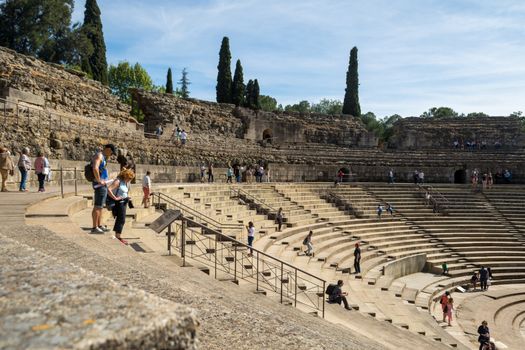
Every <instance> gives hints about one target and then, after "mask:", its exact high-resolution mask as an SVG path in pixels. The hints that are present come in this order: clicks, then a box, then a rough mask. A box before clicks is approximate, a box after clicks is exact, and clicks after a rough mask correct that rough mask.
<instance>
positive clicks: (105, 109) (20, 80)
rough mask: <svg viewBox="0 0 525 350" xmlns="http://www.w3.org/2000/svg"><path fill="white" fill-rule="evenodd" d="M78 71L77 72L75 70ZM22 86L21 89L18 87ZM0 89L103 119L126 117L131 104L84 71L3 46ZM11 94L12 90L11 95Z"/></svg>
mask: <svg viewBox="0 0 525 350" xmlns="http://www.w3.org/2000/svg"><path fill="white" fill-rule="evenodd" d="M72 73H75V74H72ZM14 89H16V90H18V92H17V91H16V90H14ZM0 91H1V92H3V93H4V94H3V95H1V94H0V97H1V96H6V93H9V92H10V94H11V95H12V96H14V97H15V98H16V99H17V100H18V101H26V102H28V103H31V104H37V105H42V103H43V104H44V106H45V107H46V108H47V109H52V110H57V111H63V112H70V113H74V114H76V115H80V116H84V117H86V118H96V119H100V120H126V121H127V119H128V117H129V112H130V107H129V106H128V105H126V104H123V103H122V102H120V101H119V100H118V99H117V98H116V97H115V96H114V95H112V94H111V92H110V91H109V89H108V87H106V86H104V85H102V84H100V83H99V82H96V81H94V80H91V79H88V78H86V77H85V76H84V74H83V73H81V72H75V71H73V70H70V69H68V70H66V69H64V68H63V67H61V66H59V65H52V64H49V63H45V62H43V61H41V60H39V59H36V58H33V57H29V56H24V55H21V54H18V53H16V52H14V51H12V50H9V49H6V48H4V47H0ZM7 96H9V94H8V95H7Z"/></svg>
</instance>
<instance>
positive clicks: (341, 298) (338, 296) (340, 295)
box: [329, 280, 352, 310]
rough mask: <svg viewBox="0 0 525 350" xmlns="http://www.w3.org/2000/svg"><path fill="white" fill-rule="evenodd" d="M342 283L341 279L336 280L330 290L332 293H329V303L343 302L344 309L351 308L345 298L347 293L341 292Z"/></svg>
mask: <svg viewBox="0 0 525 350" xmlns="http://www.w3.org/2000/svg"><path fill="white" fill-rule="evenodd" d="M343 284H344V283H343V280H339V281H337V285H336V286H335V287H334V289H333V290H332V294H330V298H329V301H330V302H331V303H336V304H339V305H341V303H343V304H344V306H345V309H347V310H352V308H351V307H350V305H349V304H348V301H347V300H346V296H347V295H348V293H347V292H343V290H342V288H343Z"/></svg>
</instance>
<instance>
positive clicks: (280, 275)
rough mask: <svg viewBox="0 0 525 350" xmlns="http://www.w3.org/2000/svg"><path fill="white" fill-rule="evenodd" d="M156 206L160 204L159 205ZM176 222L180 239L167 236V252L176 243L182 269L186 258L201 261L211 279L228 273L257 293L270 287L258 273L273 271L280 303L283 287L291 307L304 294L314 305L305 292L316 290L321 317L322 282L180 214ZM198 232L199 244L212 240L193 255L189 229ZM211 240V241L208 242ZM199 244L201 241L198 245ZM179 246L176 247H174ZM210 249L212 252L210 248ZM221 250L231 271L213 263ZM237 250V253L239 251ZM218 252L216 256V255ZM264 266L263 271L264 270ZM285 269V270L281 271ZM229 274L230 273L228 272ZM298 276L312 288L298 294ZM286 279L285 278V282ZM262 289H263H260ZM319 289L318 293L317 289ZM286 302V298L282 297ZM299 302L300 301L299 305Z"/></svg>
mask: <svg viewBox="0 0 525 350" xmlns="http://www.w3.org/2000/svg"><path fill="white" fill-rule="evenodd" d="M157 198H158V199H159V201H160V200H161V199H165V197H163V196H158V197H157ZM159 203H160V202H159ZM179 220H181V223H180V224H179V223H177V225H179V226H180V227H181V230H180V233H181V239H180V242H174V241H172V240H171V237H170V235H168V249H171V247H172V245H173V243H176V245H175V249H180V253H181V258H182V260H183V266H186V256H187V255H188V257H189V258H193V259H199V258H201V259H200V260H198V261H201V262H204V263H205V264H207V265H209V266H211V267H212V268H214V270H215V278H217V270H218V269H219V270H221V271H223V272H226V273H229V274H233V277H234V281H235V280H237V278H238V277H239V278H243V279H244V280H246V281H248V282H252V283H253V282H254V281H253V279H256V282H255V283H256V284H257V291H259V290H261V289H260V288H259V287H260V285H261V284H262V285H265V284H268V285H271V283H270V282H269V280H270V279H269V278H268V279H265V278H264V275H263V274H262V273H261V272H260V271H261V270H263V271H269V270H273V271H274V274H275V278H276V282H275V284H274V285H273V288H271V289H272V291H274V292H280V297H281V303H282V302H283V298H284V297H285V296H284V295H283V291H284V287H285V286H286V288H287V291H288V292H289V294H291V295H293V297H294V303H295V306H297V302H298V301H297V295H299V294H301V293H302V292H304V295H306V298H307V299H308V300H309V301H310V302H311V303H312V304H314V302H312V300H311V298H310V297H309V296H308V295H307V294H306V291H308V292H311V291H312V289H315V288H317V294H318V295H317V298H321V299H322V304H321V303H319V300H318V301H317V307H316V310H319V311H321V312H322V317H323V318H324V312H325V298H324V297H323V296H324V291H325V289H326V281H325V280H323V279H322V278H320V277H318V276H316V275H314V274H312V273H310V272H308V271H305V270H302V269H300V268H298V267H296V266H294V265H292V264H291V263H288V262H286V261H283V260H281V259H279V258H276V257H274V256H272V255H270V254H268V253H265V252H264V251H261V250H259V249H257V248H253V247H251V246H249V245H248V244H246V243H243V242H241V241H239V240H237V239H236V238H233V237H231V236H228V235H226V234H224V233H223V232H220V231H218V230H215V229H213V228H210V227H209V226H207V225H206V224H203V223H199V222H197V221H195V220H193V219H189V218H187V217H186V216H185V215H184V213H183V214H182V216H181V217H180V218H179ZM190 227H191V228H199V229H202V232H201V234H200V236H201V237H202V238H203V240H212V241H208V243H209V244H210V246H207V247H208V248H210V249H202V248H199V247H196V248H195V249H196V250H198V251H197V252H196V253H195V254H194V252H193V247H194V246H195V237H193V236H192V235H195V234H198V233H196V232H195V230H193V229H191V228H190ZM187 230H189V231H190V236H189V237H190V240H191V241H193V243H192V245H190V246H189V247H190V248H187V247H186V244H187V241H186V235H187V233H186V231H187ZM212 237H214V239H213V238H212ZM174 238H175V240H177V235H175V237H174ZM200 242H202V241H200ZM179 243H180V247H179V246H178V245H179ZM226 243H228V244H231V247H227V246H225V245H226ZM219 244H221V245H222V246H225V247H224V248H221V249H219V247H218V245H219ZM213 247H214V248H213ZM223 249H226V250H228V251H229V252H231V253H233V254H231V255H230V256H231V257H233V259H234V260H233V264H234V267H233V269H231V268H227V267H226V265H227V264H225V263H220V262H219V261H218V259H217V255H218V254H221V253H223ZM239 249H241V250H239ZM248 251H251V253H250V254H251V255H246V254H247V252H248ZM219 252H220V253H219ZM238 253H240V254H241V256H240V258H239V257H238ZM209 254H213V257H210V258H206V256H207V255H209ZM239 262H240V269H241V271H237V267H238V264H239ZM244 262H249V263H250V266H251V267H250V268H249V269H250V270H251V271H250V273H245V272H244V269H246V268H245V267H244ZM218 264H221V265H224V266H223V269H221V267H220V266H218ZM261 264H262V266H263V267H262V269H261V267H260V266H261ZM265 266H266V267H265ZM285 268H286V269H285ZM231 270H233V271H231ZM298 273H300V274H302V275H304V276H307V277H308V279H305V278H302V279H301V281H303V282H308V283H310V284H313V285H314V286H313V288H312V287H310V288H308V286H306V289H305V290H301V291H300V290H299V289H300V288H301V287H299V286H298V284H297V281H299V276H298ZM285 276H286V278H285ZM249 278H252V280H251V281H250V280H249ZM287 278H291V279H293V280H294V282H295V285H294V287H295V291H291V290H290V289H291V288H289V285H290V283H289V281H288V280H287ZM277 279H279V280H280V288H279V287H278V284H279V282H277ZM263 288H264V287H263ZM321 288H322V289H321ZM286 297H287V298H288V296H286ZM299 302H301V301H299Z"/></svg>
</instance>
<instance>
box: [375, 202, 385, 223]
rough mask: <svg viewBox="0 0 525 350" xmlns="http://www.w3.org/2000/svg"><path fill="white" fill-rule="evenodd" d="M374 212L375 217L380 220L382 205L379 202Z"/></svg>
mask: <svg viewBox="0 0 525 350" xmlns="http://www.w3.org/2000/svg"><path fill="white" fill-rule="evenodd" d="M376 212H377V218H378V219H380V220H381V214H383V206H382V205H381V204H378V205H377V209H376Z"/></svg>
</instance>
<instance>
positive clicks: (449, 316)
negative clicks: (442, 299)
mask: <svg viewBox="0 0 525 350" xmlns="http://www.w3.org/2000/svg"><path fill="white" fill-rule="evenodd" d="M445 310H446V313H447V323H448V325H449V326H452V325H451V324H450V323H451V322H452V311H454V299H453V298H448V302H447V305H446V306H445Z"/></svg>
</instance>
